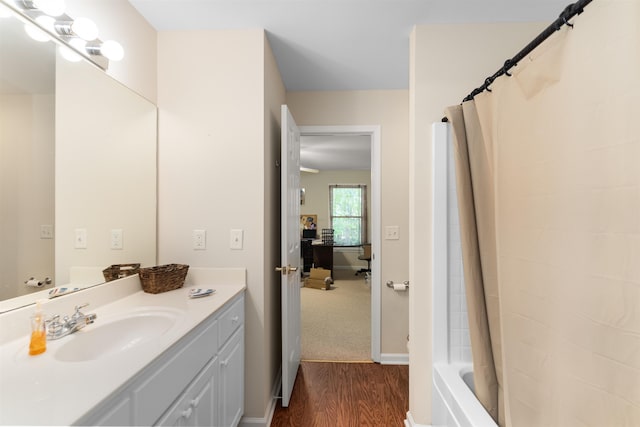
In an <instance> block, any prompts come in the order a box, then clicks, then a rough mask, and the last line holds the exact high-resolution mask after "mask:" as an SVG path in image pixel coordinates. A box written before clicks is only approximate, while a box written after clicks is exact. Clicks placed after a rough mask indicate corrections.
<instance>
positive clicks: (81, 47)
mask: <svg viewBox="0 0 640 427" xmlns="http://www.w3.org/2000/svg"><path fill="white" fill-rule="evenodd" d="M69 44H70V45H71V46H72V47H73V48H75V49H76V50H77V51H78V52H80V53H81V54H83V55H85V56H86V55H87V54H88V52H87V49H86V46H87V42H86V41H84V40H82V39H79V38H77V37H75V38H73V39H71V41H70V42H69Z"/></svg>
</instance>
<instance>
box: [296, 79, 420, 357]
mask: <svg viewBox="0 0 640 427" xmlns="http://www.w3.org/2000/svg"><path fill="white" fill-rule="evenodd" d="M287 104H288V105H289V108H290V109H291V112H292V113H293V116H294V118H295V119H296V122H297V123H298V125H299V126H321V125H322V126H355V125H360V126H374V125H379V126H380V129H381V137H380V140H381V142H380V144H381V156H380V157H381V163H382V165H381V169H380V173H381V181H382V185H381V189H380V192H381V201H380V203H381V210H382V213H381V218H380V219H381V221H380V224H381V227H382V229H383V230H384V227H385V226H388V225H397V226H399V227H400V239H399V240H384V234H383V233H382V231H381V235H382V236H383V240H382V244H381V246H382V247H381V248H380V251H379V254H378V255H379V257H380V258H379V259H380V262H381V271H380V276H379V277H380V283H381V285H382V289H381V292H380V293H381V304H382V308H381V325H382V329H381V353H382V354H406V352H407V346H406V345H407V340H406V338H407V333H408V330H409V323H408V320H409V319H408V314H407V312H408V301H409V296H408V293H396V292H392V291H391V290H389V289H387V288H386V286H384V283H385V282H386V281H387V280H393V281H404V280H408V275H409V260H408V257H409V244H408V242H409V241H408V236H409V212H408V206H409V191H408V186H409V153H408V148H409V134H408V131H409V128H408V124H409V116H408V111H409V93H408V92H407V91H404V90H397V91H345V92H288V93H287ZM399 313H400V314H399Z"/></svg>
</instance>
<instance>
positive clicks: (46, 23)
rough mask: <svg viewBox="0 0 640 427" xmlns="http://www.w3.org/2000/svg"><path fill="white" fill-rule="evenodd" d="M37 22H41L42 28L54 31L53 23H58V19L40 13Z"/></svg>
mask: <svg viewBox="0 0 640 427" xmlns="http://www.w3.org/2000/svg"><path fill="white" fill-rule="evenodd" d="M36 23H38V24H40V26H41V27H42V28H44V29H45V30H47V31H51V32H54V31H55V30H54V29H53V25H54V24H55V23H56V20H55V19H54V18H52V17H51V16H47V15H40V16H38V17H37V18H36Z"/></svg>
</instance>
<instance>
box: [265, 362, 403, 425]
mask: <svg viewBox="0 0 640 427" xmlns="http://www.w3.org/2000/svg"><path fill="white" fill-rule="evenodd" d="M408 408H409V367H408V366H406V365H405V366H396V365H379V364H375V363H318V362H302V364H301V365H300V370H299V371H298V377H297V378H296V383H295V387H294V389H293V395H292V397H291V402H290V405H289V407H288V408H282V407H281V406H280V402H278V406H277V407H276V410H275V413H274V415H273V420H272V422H271V427H282V426H288V427H294V426H304V427H307V426H309V427H311V426H314V427H325V426H326V427H340V426H344V427H347V426H379V427H393V426H399V427H400V426H403V425H404V419H405V417H406V413H407V410H408Z"/></svg>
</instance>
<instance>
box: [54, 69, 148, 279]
mask: <svg viewBox="0 0 640 427" xmlns="http://www.w3.org/2000/svg"><path fill="white" fill-rule="evenodd" d="M156 123H157V116H156V108H155V106H154V105H153V104H152V103H150V102H149V101H148V100H146V99H144V98H142V97H140V96H138V95H137V94H136V93H134V92H132V91H130V90H128V89H127V88H126V87H124V86H123V85H121V84H120V83H118V82H117V81H115V80H114V79H113V78H111V77H109V76H107V75H105V73H103V72H102V70H100V69H98V68H97V67H93V66H91V65H89V64H88V63H84V62H76V63H73V62H69V61H66V60H64V59H60V60H58V61H56V103H55V139H56V146H55V201H56V206H55V225H56V227H55V228H56V239H55V248H56V250H55V255H56V257H55V276H56V277H55V279H56V280H55V283H57V284H58V285H65V284H68V283H70V280H71V275H70V271H71V268H72V267H78V266H82V267H97V268H98V271H101V270H102V269H103V268H105V267H107V266H109V265H111V264H125V263H131V262H137V263H140V264H142V265H143V266H152V265H154V264H155V261H156V147H157V134H156ZM78 228H81V229H85V230H86V232H87V245H86V248H84V249H76V248H75V245H74V239H75V229H78ZM112 229H120V230H122V232H123V247H122V249H118V250H114V249H111V247H110V230H112ZM100 276H101V275H99V276H98V277H99V280H101V279H102V277H100ZM91 283H96V281H91V282H90V283H89V284H91ZM74 284H75V283H74ZM82 284H87V283H82Z"/></svg>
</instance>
